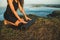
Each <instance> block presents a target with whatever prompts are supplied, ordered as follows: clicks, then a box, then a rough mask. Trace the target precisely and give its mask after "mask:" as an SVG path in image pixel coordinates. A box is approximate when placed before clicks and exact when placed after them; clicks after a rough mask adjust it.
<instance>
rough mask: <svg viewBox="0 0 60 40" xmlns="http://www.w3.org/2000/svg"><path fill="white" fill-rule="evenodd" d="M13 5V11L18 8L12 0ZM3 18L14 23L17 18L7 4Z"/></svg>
mask: <svg viewBox="0 0 60 40" xmlns="http://www.w3.org/2000/svg"><path fill="white" fill-rule="evenodd" d="M13 6H14V8H15V11H17V9H18V3H16V2H15V0H13ZM4 18H5V19H6V20H8V21H10V22H13V23H15V22H16V21H17V20H18V19H17V18H16V17H15V15H14V13H13V12H12V10H11V8H10V6H9V5H7V9H6V11H5V13H4Z"/></svg>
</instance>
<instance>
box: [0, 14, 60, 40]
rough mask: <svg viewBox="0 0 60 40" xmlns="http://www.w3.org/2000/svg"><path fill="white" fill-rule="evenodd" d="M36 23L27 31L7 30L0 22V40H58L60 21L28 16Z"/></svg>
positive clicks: (59, 38) (59, 36)
mask: <svg viewBox="0 0 60 40" xmlns="http://www.w3.org/2000/svg"><path fill="white" fill-rule="evenodd" d="M29 17H30V18H35V19H36V21H35V23H34V24H33V25H31V26H30V28H29V29H27V30H18V29H13V28H8V27H7V26H5V25H4V24H3V21H1V22H0V25H1V26H0V29H1V35H0V40H60V19H59V18H42V17H37V16H35V15H29Z"/></svg>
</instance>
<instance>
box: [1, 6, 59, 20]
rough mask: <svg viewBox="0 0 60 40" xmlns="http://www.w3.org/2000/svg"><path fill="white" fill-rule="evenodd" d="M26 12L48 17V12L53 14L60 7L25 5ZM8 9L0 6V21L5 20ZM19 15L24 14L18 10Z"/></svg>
mask: <svg viewBox="0 0 60 40" xmlns="http://www.w3.org/2000/svg"><path fill="white" fill-rule="evenodd" d="M24 10H25V13H26V14H27V15H29V14H33V15H36V16H40V17H46V16H47V15H48V14H51V13H52V12H53V11H55V10H60V8H55V7H31V6H24ZM5 11H6V7H0V21H2V20H4V12H5ZM17 13H18V15H22V13H21V12H20V11H19V9H18V10H17Z"/></svg>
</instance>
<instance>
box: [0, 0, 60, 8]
mask: <svg viewBox="0 0 60 40" xmlns="http://www.w3.org/2000/svg"><path fill="white" fill-rule="evenodd" d="M24 3H25V4H60V0H24ZM5 6H7V0H0V7H5Z"/></svg>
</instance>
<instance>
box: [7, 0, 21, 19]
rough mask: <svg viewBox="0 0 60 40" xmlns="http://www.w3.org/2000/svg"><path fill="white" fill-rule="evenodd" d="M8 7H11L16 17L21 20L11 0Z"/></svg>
mask: <svg viewBox="0 0 60 40" xmlns="http://www.w3.org/2000/svg"><path fill="white" fill-rule="evenodd" d="M8 5H9V6H10V8H11V10H12V12H13V13H14V15H15V16H16V17H17V18H18V19H20V17H19V16H18V14H17V12H16V11H15V9H14V6H13V4H12V2H11V0H8Z"/></svg>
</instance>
